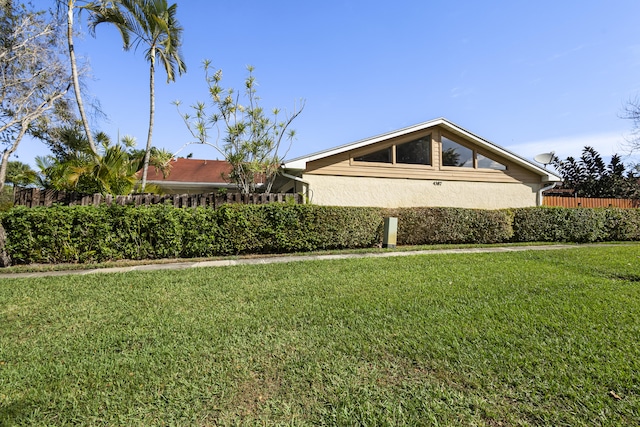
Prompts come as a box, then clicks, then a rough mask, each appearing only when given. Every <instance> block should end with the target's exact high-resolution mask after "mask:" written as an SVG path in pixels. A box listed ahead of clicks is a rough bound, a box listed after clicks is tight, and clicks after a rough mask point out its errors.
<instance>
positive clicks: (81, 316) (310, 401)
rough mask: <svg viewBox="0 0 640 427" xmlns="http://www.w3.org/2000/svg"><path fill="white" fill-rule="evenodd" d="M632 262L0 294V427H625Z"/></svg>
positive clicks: (511, 256) (631, 359)
mask: <svg viewBox="0 0 640 427" xmlns="http://www.w3.org/2000/svg"><path fill="white" fill-rule="evenodd" d="M639 319H640V246H639V245H629V246H626V245H625V246H622V245H621V246H607V247H581V248H575V249H570V250H555V251H527V252H508V253H491V254H450V255H438V254H431V255H421V256H411V257H401V258H384V259H380V258H366V259H357V260H353V259H352V260H336V261H323V262H300V263H291V264H286V265H262V266H239V267H231V268H213V269H208V268H202V269H193V270H188V271H185V270H180V271H159V272H146V273H143V272H135V273H126V274H108V275H96V276H66V277H49V278H42V279H28V280H20V279H16V280H9V279H0V425H78V424H81V425H202V426H208V425H481V426H482V425H486V426H499V425H502V426H518V425H571V426H580V425H638V424H639V423H640V377H639V375H638V372H640V346H638V338H640V320H639Z"/></svg>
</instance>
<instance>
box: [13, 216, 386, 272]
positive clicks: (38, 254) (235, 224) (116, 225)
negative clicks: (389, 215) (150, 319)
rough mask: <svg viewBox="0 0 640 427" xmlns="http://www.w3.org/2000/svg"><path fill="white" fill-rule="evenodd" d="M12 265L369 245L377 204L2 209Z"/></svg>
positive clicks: (375, 238)
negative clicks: (364, 206) (342, 205)
mask: <svg viewBox="0 0 640 427" xmlns="http://www.w3.org/2000/svg"><path fill="white" fill-rule="evenodd" d="M1 220H2V224H3V226H4V227H5V230H6V233H7V244H6V248H7V252H8V253H9V254H10V256H11V257H12V260H13V261H14V263H17V264H29V263H62V262H72V263H76V262H102V261H109V260H120V259H134V260H139V259H162V258H179V257H183V258H192V257H211V256H218V255H235V254H252V253H261V254H265V253H286V252H298V251H313V250H317V249H347V248H363V247H372V246H375V245H376V244H378V242H379V241H380V231H381V224H382V214H381V212H380V210H379V209H376V208H343V207H323V206H313V205H291V204H271V205H223V206H222V207H220V208H218V209H215V210H214V209H209V208H196V209H180V208H174V207H173V206H171V205H151V206H140V207H134V206H118V205H112V206H99V207H94V206H70V207H66V206H57V207H53V208H43V207H40V208H31V209H28V208H24V207H16V208H14V209H12V210H10V211H8V212H5V213H4V214H3V215H2V217H1Z"/></svg>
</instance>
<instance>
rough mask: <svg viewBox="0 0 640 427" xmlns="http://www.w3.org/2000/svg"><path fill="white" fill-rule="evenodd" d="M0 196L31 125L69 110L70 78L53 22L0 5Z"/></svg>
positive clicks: (16, 7) (21, 7)
mask: <svg viewBox="0 0 640 427" xmlns="http://www.w3.org/2000/svg"><path fill="white" fill-rule="evenodd" d="M0 5H1V10H0V11H1V12H2V13H1V15H0V88H1V89H0V142H1V143H3V144H4V146H5V148H4V150H3V151H2V160H1V162H0V191H2V188H3V187H4V183H5V179H6V174H7V167H8V162H9V158H10V156H11V155H12V154H13V153H14V152H15V151H16V150H17V148H18V145H19V144H20V142H21V141H22V138H23V137H24V136H25V135H26V134H27V133H29V132H30V131H32V130H33V127H34V123H35V122H37V121H38V120H43V119H45V118H46V116H49V115H54V114H57V113H60V112H63V111H66V110H68V103H67V102H66V99H65V96H66V94H67V92H68V90H69V88H70V86H71V76H70V75H69V73H68V71H67V69H66V64H65V62H64V61H63V60H62V58H63V57H65V55H64V53H63V52H64V49H63V48H62V46H61V45H60V44H59V40H60V38H59V37H58V32H59V30H60V28H59V26H58V25H57V23H56V21H55V20H52V19H47V16H46V15H45V13H44V12H39V11H34V10H33V9H32V8H31V7H30V6H29V5H27V4H22V3H18V2H14V1H7V2H4V3H0Z"/></svg>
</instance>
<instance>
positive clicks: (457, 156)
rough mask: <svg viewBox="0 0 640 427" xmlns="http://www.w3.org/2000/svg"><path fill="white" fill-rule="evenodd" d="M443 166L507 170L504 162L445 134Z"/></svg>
mask: <svg viewBox="0 0 640 427" xmlns="http://www.w3.org/2000/svg"><path fill="white" fill-rule="evenodd" d="M474 160H475V162H474ZM474 163H475V165H474ZM442 166H454V167H463V168H478V169H493V170H500V171H503V170H507V167H506V166H505V165H504V164H502V163H500V162H498V161H496V160H494V159H492V158H489V157H487V156H484V155H482V154H480V153H478V152H476V151H474V150H472V149H470V148H467V147H465V146H464V145H462V144H459V143H457V142H455V141H452V140H450V139H449V138H447V137H444V136H443V137H442Z"/></svg>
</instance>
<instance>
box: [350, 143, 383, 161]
mask: <svg viewBox="0 0 640 427" xmlns="http://www.w3.org/2000/svg"><path fill="white" fill-rule="evenodd" d="M353 160H355V161H357V162H373V163H391V147H389V148H385V149H384V150H380V151H374V152H373V153H369V154H365V155H364V156H359V157H354V158H353Z"/></svg>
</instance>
